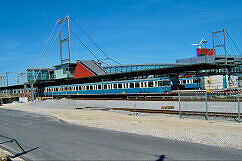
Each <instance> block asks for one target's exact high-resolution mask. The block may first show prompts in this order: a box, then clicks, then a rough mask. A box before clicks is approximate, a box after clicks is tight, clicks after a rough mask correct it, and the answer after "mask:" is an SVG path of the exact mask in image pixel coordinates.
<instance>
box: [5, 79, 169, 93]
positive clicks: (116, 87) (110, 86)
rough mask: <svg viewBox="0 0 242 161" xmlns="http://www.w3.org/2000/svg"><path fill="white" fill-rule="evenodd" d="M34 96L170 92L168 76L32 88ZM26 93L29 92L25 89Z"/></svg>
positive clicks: (22, 91) (8, 91)
mask: <svg viewBox="0 0 242 161" xmlns="http://www.w3.org/2000/svg"><path fill="white" fill-rule="evenodd" d="M33 91H34V95H35V96H36V97H43V96H45V97H49V96H65V95H108V94H110V95H111V94H112V95H113V94H114V95H115V94H164V93H169V92H171V83H170V80H169V78H152V79H137V80H122V81H109V82H98V83H86V84H73V85H61V86H49V87H38V88H34V89H33ZM26 93H30V89H27V92H26ZM1 94H6V95H7V94H9V95H21V94H24V89H13V90H3V91H1Z"/></svg>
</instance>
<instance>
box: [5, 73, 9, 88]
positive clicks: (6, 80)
mask: <svg viewBox="0 0 242 161" xmlns="http://www.w3.org/2000/svg"><path fill="white" fill-rule="evenodd" d="M8 73H9V72H6V73H5V74H6V82H7V86H8Z"/></svg>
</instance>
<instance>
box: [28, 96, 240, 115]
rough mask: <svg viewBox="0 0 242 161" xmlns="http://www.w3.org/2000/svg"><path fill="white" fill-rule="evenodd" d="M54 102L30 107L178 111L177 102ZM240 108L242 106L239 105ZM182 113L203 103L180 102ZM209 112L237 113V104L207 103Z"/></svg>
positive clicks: (195, 108) (199, 109)
mask: <svg viewBox="0 0 242 161" xmlns="http://www.w3.org/2000/svg"><path fill="white" fill-rule="evenodd" d="M58 102H59V103H58V104H56V100H46V101H40V100H37V101H34V102H33V103H32V104H31V106H35V107H40V108H55V109H75V108H77V107H103V108H115V107H116V108H141V109H157V110H158V109H159V110H160V109H161V107H166V106H173V107H174V110H178V104H179V103H178V102H177V101H126V100H69V99H61V100H59V101H58ZM240 104H241V103H240ZM240 107H242V104H241V105H240ZM181 108H182V110H184V111H205V110H206V108H205V102H181ZM171 110H173V109H171ZM208 111H209V112H228V113H231V112H233V113H237V112H238V102H236V101H235V102H208Z"/></svg>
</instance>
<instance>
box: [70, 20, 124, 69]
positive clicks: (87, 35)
mask: <svg viewBox="0 0 242 161" xmlns="http://www.w3.org/2000/svg"><path fill="white" fill-rule="evenodd" d="M70 18H71V20H72V21H73V22H74V23H75V24H76V25H77V27H78V28H79V29H80V30H81V31H82V32H83V33H84V34H85V35H86V37H87V38H88V39H89V40H90V41H91V42H92V43H93V44H94V45H95V46H96V47H97V48H98V49H99V50H100V51H101V52H102V53H103V54H104V56H106V57H107V59H109V60H112V61H113V62H115V63H117V64H120V63H119V62H117V61H115V60H113V59H112V58H110V57H109V56H108V55H107V54H106V53H105V52H104V51H103V50H102V49H101V47H100V46H99V45H98V44H97V43H96V42H95V41H94V40H93V39H92V38H91V37H90V36H89V34H88V33H87V32H86V31H85V30H84V29H83V28H82V27H81V26H80V25H79V24H78V23H77V22H76V21H75V20H74V19H73V18H72V17H70Z"/></svg>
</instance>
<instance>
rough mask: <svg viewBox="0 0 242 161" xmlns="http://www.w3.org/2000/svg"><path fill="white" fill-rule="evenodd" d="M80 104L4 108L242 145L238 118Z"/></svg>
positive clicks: (88, 123) (174, 137)
mask: <svg viewBox="0 0 242 161" xmlns="http://www.w3.org/2000/svg"><path fill="white" fill-rule="evenodd" d="M90 106H91V100H90ZM108 106H110V105H108ZM77 107H78V102H76V101H73V100H67V99H62V100H51V101H49V102H48V100H46V101H35V102H30V103H12V104H4V105H3V106H1V107H0V108H6V109H10V110H11V109H12V110H20V111H26V112H32V113H38V114H44V115H49V116H51V117H56V118H58V119H60V120H63V121H67V122H69V123H73V124H78V125H83V126H89V127H96V128H104V129H108V130H115V131H122V132H128V133H135V134H140V135H151V136H155V137H161V138H167V139H172V140H179V141H186V142H193V143H200V144H206V145H213V146H220V147H226V148H235V149H242V123H237V122H235V121H225V120H201V119H188V118H185V119H184V118H183V119H180V118H178V117H177V116H172V115H165V114H150V115H139V114H137V113H133V114H130V113H123V112H113V111H101V110H92V109H90V110H77V109H75V108H77Z"/></svg>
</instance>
